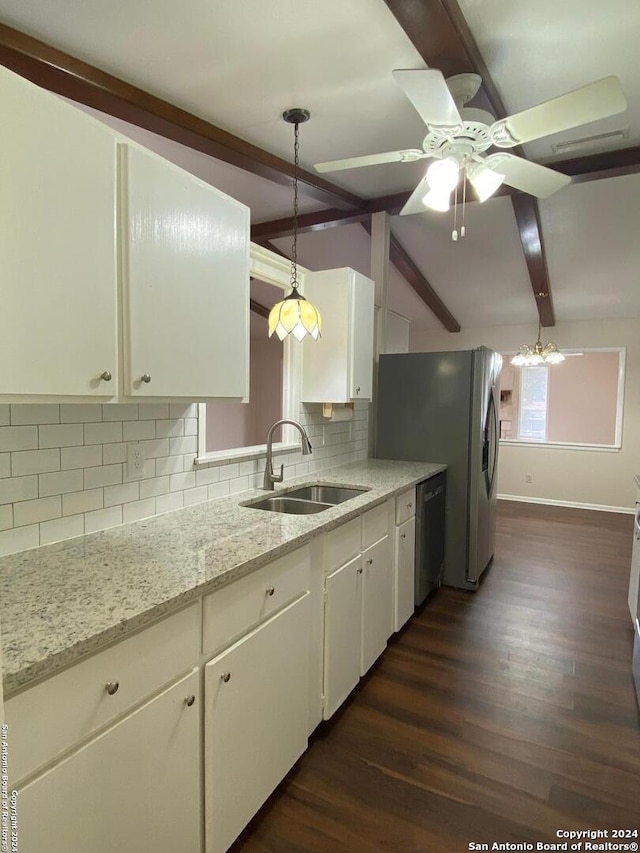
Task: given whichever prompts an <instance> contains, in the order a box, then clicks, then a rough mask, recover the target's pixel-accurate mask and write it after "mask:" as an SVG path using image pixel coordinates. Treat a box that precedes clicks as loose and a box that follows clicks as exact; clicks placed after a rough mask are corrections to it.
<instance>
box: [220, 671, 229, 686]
mask: <svg viewBox="0 0 640 853" xmlns="http://www.w3.org/2000/svg"><path fill="white" fill-rule="evenodd" d="M220 678H222V680H223V681H224V683H225V684H228V683H229V682H230V681H231V673H230V672H223V673H222V675H221V676H220Z"/></svg>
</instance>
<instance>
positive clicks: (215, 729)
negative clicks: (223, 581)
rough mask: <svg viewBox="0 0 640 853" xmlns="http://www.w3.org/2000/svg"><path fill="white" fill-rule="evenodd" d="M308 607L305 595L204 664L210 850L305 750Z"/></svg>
mask: <svg viewBox="0 0 640 853" xmlns="http://www.w3.org/2000/svg"><path fill="white" fill-rule="evenodd" d="M308 604H309V594H308V593H307V594H305V595H304V596H303V597H302V598H300V599H298V601H296V602H294V603H293V604H290V605H289V606H288V607H287V608H286V609H285V610H283V611H282V612H280V613H279V614H277V615H276V616H274V617H272V618H271V619H270V620H269V621H268V622H265V623H264V625H262V626H260V627H259V628H256V630H255V631H252V632H251V633H250V634H248V635H247V636H246V637H244V638H243V639H241V640H239V641H238V642H237V643H236V644H235V645H233V646H231V648H230V649H228V650H227V651H226V652H223V653H222V654H221V655H219V656H218V657H216V658H215V659H214V660H212V661H211V662H210V663H208V664H207V666H206V667H205V804H206V805H205V812H206V830H205V838H206V850H207V853H223V851H225V850H227V849H228V847H229V845H230V844H231V843H232V842H233V841H234V839H235V838H236V837H237V835H238V834H239V833H240V832H241V831H242V829H243V828H244V826H245V825H246V824H247V823H248V821H249V820H250V819H251V818H252V817H253V815H254V814H255V813H256V812H257V810H258V809H259V808H260V806H261V805H262V804H263V803H264V801H265V800H266V799H267V797H268V796H269V794H270V793H271V792H272V791H273V790H274V788H275V787H276V785H277V784H278V783H279V782H280V781H281V779H282V778H283V777H284V776H285V774H286V773H287V772H288V770H289V769H290V768H291V767H292V766H293V764H294V763H295V762H296V761H297V759H298V758H299V757H300V755H302V753H303V752H304V750H305V749H306V747H307V724H308V718H309V707H308V706H309V702H308V684H307V680H308V671H309V653H308V638H307V622H308V616H309V613H308ZM146 849H150V848H146ZM176 849H178V848H176ZM180 849H182V850H187V849H188V848H187V847H186V846H184V845H182V846H181V847H180Z"/></svg>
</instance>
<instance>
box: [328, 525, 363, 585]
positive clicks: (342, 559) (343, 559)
mask: <svg viewBox="0 0 640 853" xmlns="http://www.w3.org/2000/svg"><path fill="white" fill-rule="evenodd" d="M361 529H362V521H361V519H360V518H353V519H352V520H351V521H347V523H346V524H342V525H341V526H340V527H336V529H335V530H331V531H330V532H329V533H327V536H326V543H325V561H324V562H325V567H326V568H325V570H326V573H329V572H333V571H334V570H335V569H339V568H340V566H344V564H345V563H348V562H349V560H351V559H352V558H353V557H356V556H357V555H358V554H359V553H360V541H361Z"/></svg>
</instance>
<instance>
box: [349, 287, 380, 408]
mask: <svg viewBox="0 0 640 853" xmlns="http://www.w3.org/2000/svg"><path fill="white" fill-rule="evenodd" d="M373 302H374V284H373V282H372V281H371V279H370V278H365V276H363V275H360V273H357V272H354V273H353V281H352V287H351V305H350V323H349V326H350V329H351V340H350V351H349V365H350V370H349V395H350V397H351V399H352V400H370V399H371V397H372V394H373V310H374V309H373Z"/></svg>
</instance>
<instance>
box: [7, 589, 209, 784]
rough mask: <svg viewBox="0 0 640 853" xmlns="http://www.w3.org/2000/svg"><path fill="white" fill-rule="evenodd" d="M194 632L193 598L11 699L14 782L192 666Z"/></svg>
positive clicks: (194, 659)
mask: <svg viewBox="0 0 640 853" xmlns="http://www.w3.org/2000/svg"><path fill="white" fill-rule="evenodd" d="M199 635H200V619H199V605H198V604H192V605H191V606H190V607H188V608H187V609H186V610H181V611H180V612H179V613H176V614H174V615H173V616H170V617H169V618H167V619H163V620H162V622H158V623H157V624H155V625H152V626H151V627H150V628H145V629H144V630H143V631H140V633H138V634H135V635H134V636H132V637H129V638H127V639H126V640H121V641H120V642H119V643H117V644H116V645H114V646H111V647H110V648H108V649H106V650H105V651H103V652H100V653H99V654H97V655H94V656H93V657H91V658H88V659H87V660H85V661H83V662H82V663H78V664H76V665H75V666H72V667H70V668H69V669H67V670H65V671H64V672H61V673H59V674H58V675H55V676H53V677H52V678H50V679H49V680H48V681H43V682H42V683H41V684H38V685H36V686H35V687H32V688H30V689H29V690H25V691H24V693H20V694H18V695H17V696H14V697H13V698H12V699H9V700H8V701H7V702H6V704H5V713H6V720H7V723H8V725H9V730H10V732H11V778H12V784H13V785H15V784H16V782H18V781H19V780H20V779H22V778H23V777H24V776H26V775H27V774H30V773H32V772H33V771H34V770H36V769H37V768H38V767H40V766H42V765H43V764H45V763H46V762H47V761H50V760H51V759H52V758H54V757H55V756H56V755H58V754H59V753H61V752H63V751H64V750H66V749H68V748H69V747H70V746H72V745H73V744H74V743H75V742H76V741H79V740H81V739H83V738H85V737H86V736H87V735H90V734H91V733H92V732H94V731H96V730H97V729H99V728H100V727H102V726H104V725H105V724H106V723H108V722H109V721H110V720H112V719H114V718H115V717H117V716H118V715H120V714H122V713H123V712H124V711H126V710H127V709H129V708H131V707H132V706H133V705H135V704H137V703H138V702H140V701H141V700H142V699H144V698H145V696H147V695H149V694H151V693H153V692H154V691H155V690H157V689H158V688H160V687H162V686H163V685H165V684H167V683H168V682H169V681H171V680H173V679H174V678H177V676H179V675H181V674H182V673H183V672H186V671H187V670H189V669H191V668H192V667H193V665H194V664H195V663H196V662H197V659H198V651H199ZM107 683H110V684H111V685H113V687H114V688H115V692H114V693H113V694H109V693H108V692H107V687H106V685H107ZM116 685H117V687H116ZM112 689H113V688H112ZM36 733H37V736H36Z"/></svg>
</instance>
